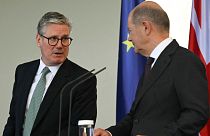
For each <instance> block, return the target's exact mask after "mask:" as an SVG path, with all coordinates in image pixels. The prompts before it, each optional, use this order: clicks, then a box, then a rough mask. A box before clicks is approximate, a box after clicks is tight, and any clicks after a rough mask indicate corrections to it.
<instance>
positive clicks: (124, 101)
mask: <svg viewBox="0 0 210 136" xmlns="http://www.w3.org/2000/svg"><path fill="white" fill-rule="evenodd" d="M142 1H144V0H122V3H121V22H120V39H119V60H118V77H117V115H116V116H117V122H119V121H120V120H121V119H122V118H123V117H124V116H125V115H126V113H128V112H129V111H130V108H131V105H132V102H133V100H134V97H135V93H136V88H137V85H138V81H139V79H140V77H141V76H142V74H143V70H144V64H145V61H146V59H145V57H143V56H141V55H140V54H136V53H135V52H134V48H133V44H132V43H131V42H129V41H128V40H127V38H128V27H127V24H128V21H127V20H128V15H129V12H130V11H131V10H132V9H133V8H134V7H135V6H136V5H138V4H139V3H141V2H142Z"/></svg>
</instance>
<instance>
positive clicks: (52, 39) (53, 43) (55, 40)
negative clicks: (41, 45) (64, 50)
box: [39, 34, 73, 47]
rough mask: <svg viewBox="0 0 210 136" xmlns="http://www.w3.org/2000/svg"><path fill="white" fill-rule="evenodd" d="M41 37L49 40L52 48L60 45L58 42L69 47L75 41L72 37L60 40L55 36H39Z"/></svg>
mask: <svg viewBox="0 0 210 136" xmlns="http://www.w3.org/2000/svg"><path fill="white" fill-rule="evenodd" d="M39 35H40V36H41V37H44V38H46V39H47V40H48V44H49V45H50V46H56V45H57V44H58V41H59V40H61V44H62V45H63V46H66V47H67V46H69V45H70V44H71V42H72V40H73V39H72V38H71V37H63V38H58V37H55V36H53V37H46V36H44V35H42V34H39Z"/></svg>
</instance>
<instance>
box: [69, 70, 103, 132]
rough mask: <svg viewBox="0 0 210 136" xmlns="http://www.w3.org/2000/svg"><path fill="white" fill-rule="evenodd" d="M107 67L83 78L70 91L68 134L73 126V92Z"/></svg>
mask: <svg viewBox="0 0 210 136" xmlns="http://www.w3.org/2000/svg"><path fill="white" fill-rule="evenodd" d="M105 69H106V67H104V68H102V69H100V70H98V71H97V72H95V73H93V74H92V75H90V76H88V77H87V78H85V79H83V80H81V81H80V82H78V83H77V84H75V85H74V86H73V87H72V89H71V91H70V95H69V122H68V136H70V128H71V127H70V126H71V106H72V95H73V92H74V90H75V88H77V87H78V86H79V85H80V84H82V83H84V82H85V81H87V80H89V79H90V78H92V77H94V76H95V75H97V74H98V73H100V72H102V71H103V70H105Z"/></svg>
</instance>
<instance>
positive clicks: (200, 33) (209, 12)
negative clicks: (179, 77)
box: [189, 0, 210, 136]
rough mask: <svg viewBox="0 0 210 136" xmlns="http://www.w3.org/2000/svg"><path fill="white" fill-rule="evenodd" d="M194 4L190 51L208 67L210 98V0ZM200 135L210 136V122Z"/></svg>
mask: <svg viewBox="0 0 210 136" xmlns="http://www.w3.org/2000/svg"><path fill="white" fill-rule="evenodd" d="M192 3H193V4H192V13H191V23H190V37H189V50H191V51H192V52H194V53H195V54H196V55H197V56H198V57H199V58H200V59H201V61H202V62H203V64H204V65H205V66H206V72H207V78H208V91H209V98H210V0H193V1H192ZM209 103H210V100H209ZM200 135H201V136H210V120H209V121H208V123H207V124H206V126H205V127H204V128H203V129H202V130H201V132H200Z"/></svg>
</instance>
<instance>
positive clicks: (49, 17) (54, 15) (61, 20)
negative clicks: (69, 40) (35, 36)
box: [37, 12, 72, 35]
mask: <svg viewBox="0 0 210 136" xmlns="http://www.w3.org/2000/svg"><path fill="white" fill-rule="evenodd" d="M48 24H61V25H67V26H68V27H69V30H71V29H72V25H71V22H70V21H69V19H68V18H67V17H65V16H64V15H63V14H61V13H58V12H47V13H45V14H44V15H43V16H42V18H41V19H40V20H39V23H38V25H37V32H38V33H39V34H42V35H43V34H44V28H45V26H47V25H48Z"/></svg>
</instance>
